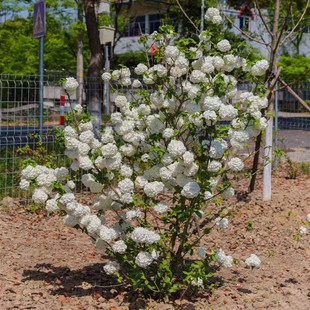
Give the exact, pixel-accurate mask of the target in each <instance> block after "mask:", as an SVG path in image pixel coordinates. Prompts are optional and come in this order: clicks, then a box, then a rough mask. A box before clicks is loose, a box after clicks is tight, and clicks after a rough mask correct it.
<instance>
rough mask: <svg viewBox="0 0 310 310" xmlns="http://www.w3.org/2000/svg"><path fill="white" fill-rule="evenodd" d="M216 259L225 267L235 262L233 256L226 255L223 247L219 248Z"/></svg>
mask: <svg viewBox="0 0 310 310" xmlns="http://www.w3.org/2000/svg"><path fill="white" fill-rule="evenodd" d="M215 259H216V261H217V262H218V263H219V264H220V265H221V266H223V267H225V268H230V267H232V265H233V263H234V259H233V258H232V256H229V255H225V252H224V251H223V250H222V249H219V250H217V251H216V252H215Z"/></svg>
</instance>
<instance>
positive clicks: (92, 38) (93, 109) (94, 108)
mask: <svg viewBox="0 0 310 310" xmlns="http://www.w3.org/2000/svg"><path fill="white" fill-rule="evenodd" d="M83 2H84V11H85V20H86V28H87V35H88V40H89V47H90V61H89V67H88V73H87V78H88V82H87V100H88V111H89V114H90V116H92V117H93V118H94V121H93V124H94V127H95V134H96V135H97V136H98V135H99V131H100V125H101V123H102V120H101V117H102V116H101V105H102V98H101V92H102V83H101V82H100V73H101V70H102V68H103V55H102V48H101V45H100V40H99V30H98V24H97V17H96V13H95V3H94V0H83Z"/></svg>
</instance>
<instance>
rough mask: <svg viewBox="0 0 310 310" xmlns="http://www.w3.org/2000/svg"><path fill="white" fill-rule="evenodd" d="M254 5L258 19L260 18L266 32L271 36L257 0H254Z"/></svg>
mask: <svg viewBox="0 0 310 310" xmlns="http://www.w3.org/2000/svg"><path fill="white" fill-rule="evenodd" d="M254 5H255V8H256V10H257V11H258V15H259V17H260V19H261V20H262V22H263V24H264V26H265V28H266V30H267V32H268V33H269V35H270V36H272V33H271V31H270V29H269V27H268V25H267V23H266V20H265V18H264V16H263V14H262V10H261V8H260V6H259V3H258V1H257V0H254Z"/></svg>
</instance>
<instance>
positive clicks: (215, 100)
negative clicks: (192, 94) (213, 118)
mask: <svg viewBox="0 0 310 310" xmlns="http://www.w3.org/2000/svg"><path fill="white" fill-rule="evenodd" d="M222 105H223V104H222V101H221V99H220V98H219V97H218V96H214V97H210V96H206V97H205V98H204V101H203V108H204V110H206V111H208V110H211V111H217V110H218V109H219V108H220V107H221V106H222Z"/></svg>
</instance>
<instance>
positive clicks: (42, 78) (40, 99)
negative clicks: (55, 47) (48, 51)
mask: <svg viewBox="0 0 310 310" xmlns="http://www.w3.org/2000/svg"><path fill="white" fill-rule="evenodd" d="M39 42H40V43H39V45H40V60H39V81H40V88H39V131H40V135H42V133H43V87H44V85H43V83H44V76H43V68H44V67H43V66H44V58H43V57H44V37H41V38H40V39H39Z"/></svg>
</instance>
